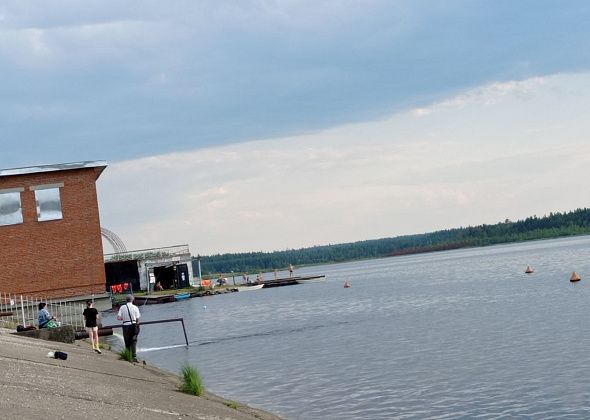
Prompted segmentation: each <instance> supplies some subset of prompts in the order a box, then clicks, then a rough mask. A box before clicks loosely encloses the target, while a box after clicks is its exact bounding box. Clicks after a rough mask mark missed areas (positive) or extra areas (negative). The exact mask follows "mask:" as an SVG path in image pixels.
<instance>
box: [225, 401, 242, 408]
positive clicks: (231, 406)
mask: <svg viewBox="0 0 590 420" xmlns="http://www.w3.org/2000/svg"><path fill="white" fill-rule="evenodd" d="M224 404H225V405H227V406H228V407H229V408H233V409H234V410H237V409H238V407H239V405H238V403H237V402H235V401H227V402H224Z"/></svg>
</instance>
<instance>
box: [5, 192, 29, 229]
mask: <svg viewBox="0 0 590 420" xmlns="http://www.w3.org/2000/svg"><path fill="white" fill-rule="evenodd" d="M21 191H24V188H12V189H8V190H0V226H8V225H18V224H19V223H22V222H23V207H22V205H21V201H20V193H21Z"/></svg>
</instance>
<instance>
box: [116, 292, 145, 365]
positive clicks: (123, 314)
mask: <svg viewBox="0 0 590 420" xmlns="http://www.w3.org/2000/svg"><path fill="white" fill-rule="evenodd" d="M126 301H127V303H125V305H122V306H121V307H120V308H119V312H118V313H117V319H118V320H119V321H123V340H125V347H126V348H128V349H129V350H130V351H131V355H132V356H133V361H134V362H139V360H137V336H138V334H139V318H140V316H141V314H140V313H139V308H138V307H137V306H135V305H134V304H133V295H127V298H126Z"/></svg>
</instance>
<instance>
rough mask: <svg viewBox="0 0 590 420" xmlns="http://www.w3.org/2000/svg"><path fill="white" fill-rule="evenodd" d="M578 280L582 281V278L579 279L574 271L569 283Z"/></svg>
mask: <svg viewBox="0 0 590 420" xmlns="http://www.w3.org/2000/svg"><path fill="white" fill-rule="evenodd" d="M580 280H582V277H580V275H579V274H578V273H576V272H575V271H574V272H573V273H572V276H571V277H570V281H571V282H572V283H573V282H576V281H580Z"/></svg>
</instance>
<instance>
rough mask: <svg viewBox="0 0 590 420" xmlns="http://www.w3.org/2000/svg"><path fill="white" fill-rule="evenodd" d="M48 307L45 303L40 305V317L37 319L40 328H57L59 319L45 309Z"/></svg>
mask: <svg viewBox="0 0 590 420" xmlns="http://www.w3.org/2000/svg"><path fill="white" fill-rule="evenodd" d="M46 306H47V304H46V303H45V302H41V303H39V315H38V317H37V320H38V321H39V328H55V327H57V326H58V324H57V319H55V317H54V316H52V315H51V314H50V313H49V311H48V310H47V309H46V308H45V307H46Z"/></svg>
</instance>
